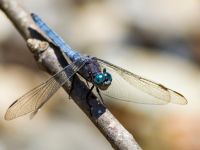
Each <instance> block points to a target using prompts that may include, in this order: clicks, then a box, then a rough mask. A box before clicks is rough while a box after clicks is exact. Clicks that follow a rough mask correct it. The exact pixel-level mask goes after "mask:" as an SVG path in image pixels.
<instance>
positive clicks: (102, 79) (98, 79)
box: [94, 68, 112, 90]
mask: <svg viewBox="0 0 200 150" xmlns="http://www.w3.org/2000/svg"><path fill="white" fill-rule="evenodd" d="M111 82H112V76H111V74H110V73H108V72H107V71H106V69H105V68H104V69H103V73H97V74H96V75H95V77H94V84H95V85H96V86H97V87H98V88H99V89H101V90H106V89H107V88H108V87H109V86H110V84H111Z"/></svg>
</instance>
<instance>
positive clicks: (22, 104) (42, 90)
mask: <svg viewBox="0 0 200 150" xmlns="http://www.w3.org/2000/svg"><path fill="white" fill-rule="evenodd" d="M84 64H85V62H82V63H79V64H78V63H71V64H70V65H68V66H66V67H65V68H64V69H63V70H61V71H60V72H58V73H56V74H55V75H54V76H52V77H51V78H49V79H48V80H47V81H46V82H44V83H42V84H41V85H39V86H37V87H35V88H34V89H32V90H31V91H29V92H28V93H26V94H25V95H23V96H22V97H20V98H19V99H17V100H16V101H15V102H13V104H11V105H10V107H9V108H8V110H7V112H6V114H5V120H12V119H15V118H17V117H19V116H22V115H25V114H28V113H30V112H33V114H35V113H36V112H37V111H38V110H39V109H40V108H41V107H42V106H43V105H44V104H45V103H46V102H47V101H48V100H49V98H50V97H51V96H52V95H53V94H54V93H55V92H56V91H57V90H58V89H59V88H60V87H61V86H62V85H64V84H65V83H70V82H69V81H70V78H71V77H72V76H73V75H74V74H75V73H76V72H77V71H78V70H79V69H80V68H81V67H82V66H83V65H84ZM61 77H62V78H61ZM63 79H64V80H63Z"/></svg>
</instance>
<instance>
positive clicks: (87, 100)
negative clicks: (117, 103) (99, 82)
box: [86, 85, 94, 116]
mask: <svg viewBox="0 0 200 150" xmlns="http://www.w3.org/2000/svg"><path fill="white" fill-rule="evenodd" d="M93 89H94V85H92V87H91V88H90V90H89V92H88V93H87V95H86V102H87V104H88V106H89V108H90V115H91V116H92V112H91V108H92V105H90V102H89V98H88V97H89V96H90V94H91V93H92V90H93Z"/></svg>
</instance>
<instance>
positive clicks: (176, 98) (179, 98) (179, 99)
mask: <svg viewBox="0 0 200 150" xmlns="http://www.w3.org/2000/svg"><path fill="white" fill-rule="evenodd" d="M170 95H171V101H172V103H175V104H180V105H186V104H188V100H187V99H186V98H185V96H183V95H182V94H180V93H178V92H176V91H173V90H171V89H170Z"/></svg>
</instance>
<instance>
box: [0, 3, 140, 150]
mask: <svg viewBox="0 0 200 150" xmlns="http://www.w3.org/2000/svg"><path fill="white" fill-rule="evenodd" d="M0 8H1V9H2V11H3V12H4V13H5V14H6V15H7V17H8V18H9V19H10V20H11V21H12V23H13V24H14V25H15V27H16V29H17V30H18V31H19V32H20V34H21V35H22V36H23V38H24V39H25V40H28V39H29V40H28V42H27V45H28V47H29V49H30V50H31V52H32V53H34V55H35V58H36V61H37V62H38V63H39V64H41V65H42V66H43V68H45V69H46V71H47V72H48V73H50V74H51V75H53V74H54V73H56V72H58V71H59V70H61V69H62V67H63V66H64V65H67V64H66V61H64V59H63V55H62V53H61V52H60V51H59V50H58V49H57V48H56V47H55V46H53V45H52V44H51V43H48V42H44V41H43V39H42V37H40V38H38V37H37V36H35V35H34V34H33V32H31V30H30V29H33V30H35V31H37V32H38V33H41V31H40V29H38V28H37V27H36V26H35V24H34V23H33V21H32V19H31V17H30V14H29V13H28V12H27V11H25V10H24V9H23V8H22V7H21V6H20V5H19V4H18V3H17V2H16V1H14V0H0ZM36 37H37V39H38V40H36ZM30 39H32V40H30ZM40 40H42V41H40ZM73 84H74V85H75V86H74V88H73V90H72V92H71V95H70V96H71V97H72V99H73V100H74V102H75V103H76V104H77V105H78V106H79V107H80V108H81V109H82V110H83V112H84V113H85V114H86V115H87V116H88V117H89V118H90V120H91V121H92V122H93V124H94V125H95V126H96V127H97V128H98V129H99V130H100V131H101V133H102V134H103V135H104V136H105V137H106V138H107V140H108V141H109V142H110V144H111V145H112V147H113V148H114V149H119V150H141V148H140V146H139V145H138V144H137V142H136V141H135V140H134V138H133V136H132V135H131V134H130V133H129V132H128V131H127V130H126V129H125V128H124V127H123V126H122V125H121V124H120V123H119V122H118V121H117V119H116V118H115V117H114V116H113V115H112V114H111V113H110V111H109V110H108V109H107V108H106V107H105V106H104V105H102V104H101V103H99V100H98V98H97V97H96V96H95V95H94V94H91V96H90V97H89V101H90V103H91V108H92V109H91V108H89V107H88V104H87V101H86V95H87V93H88V91H89V89H88V87H87V86H86V85H85V83H84V82H82V81H81V80H80V79H79V77H78V76H75V78H74V82H73ZM63 88H64V89H65V91H66V92H67V93H69V90H70V86H69V85H67V84H66V85H64V86H63ZM90 109H91V113H92V115H91V114H90Z"/></svg>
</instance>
